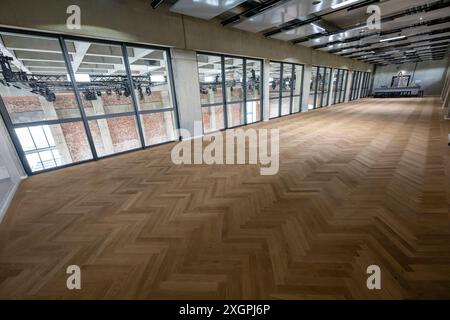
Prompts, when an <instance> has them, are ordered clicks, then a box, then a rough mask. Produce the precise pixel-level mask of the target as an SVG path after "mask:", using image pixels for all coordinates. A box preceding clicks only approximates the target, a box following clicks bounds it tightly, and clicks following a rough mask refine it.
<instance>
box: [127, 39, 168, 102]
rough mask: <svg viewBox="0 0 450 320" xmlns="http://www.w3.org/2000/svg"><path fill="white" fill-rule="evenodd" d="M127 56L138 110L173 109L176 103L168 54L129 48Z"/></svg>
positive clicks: (154, 50) (147, 49)
mask: <svg viewBox="0 0 450 320" xmlns="http://www.w3.org/2000/svg"><path fill="white" fill-rule="evenodd" d="M127 54H128V61H129V63H130V69H131V74H132V77H133V83H134V87H135V94H136V97H137V99H136V100H137V104H138V110H157V109H172V108H173V107H174V102H173V99H172V94H171V91H172V88H171V81H170V74H169V71H168V63H167V52H166V51H164V50H156V49H151V48H144V47H142V48H140V47H127Z"/></svg>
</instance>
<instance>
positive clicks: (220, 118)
mask: <svg viewBox="0 0 450 320" xmlns="http://www.w3.org/2000/svg"><path fill="white" fill-rule="evenodd" d="M213 112H214V113H215V117H216V120H215V129H222V128H223V127H224V115H223V107H222V106H216V107H210V108H208V107H204V108H202V118H203V129H204V131H205V132H206V131H209V130H211V129H212V126H211V125H210V121H211V120H210V119H211V114H212V113H213Z"/></svg>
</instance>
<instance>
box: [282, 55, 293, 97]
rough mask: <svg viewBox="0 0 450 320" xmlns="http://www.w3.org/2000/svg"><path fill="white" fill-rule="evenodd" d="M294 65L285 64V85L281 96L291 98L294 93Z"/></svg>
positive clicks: (283, 84)
mask: <svg viewBox="0 0 450 320" xmlns="http://www.w3.org/2000/svg"><path fill="white" fill-rule="evenodd" d="M292 67H293V66H292V64H289V63H283V83H282V91H281V96H283V97H289V96H290V95H291V92H292Z"/></svg>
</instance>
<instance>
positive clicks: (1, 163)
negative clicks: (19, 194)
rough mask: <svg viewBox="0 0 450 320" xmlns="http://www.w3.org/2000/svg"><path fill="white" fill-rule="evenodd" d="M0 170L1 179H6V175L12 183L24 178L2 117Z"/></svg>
mask: <svg viewBox="0 0 450 320" xmlns="http://www.w3.org/2000/svg"><path fill="white" fill-rule="evenodd" d="M1 168H3V169H1ZM0 169H1V170H2V171H3V177H4V178H6V175H7V176H8V178H10V179H11V181H12V182H13V183H18V182H19V181H20V180H21V179H22V178H24V177H26V173H25V170H24V169H23V166H22V163H21V162H20V159H19V156H18V155H17V152H16V149H15V148H14V144H13V142H12V141H11V138H10V136H9V133H8V130H7V129H6V126H5V124H4V122H3V119H2V117H0ZM6 172H7V174H6Z"/></svg>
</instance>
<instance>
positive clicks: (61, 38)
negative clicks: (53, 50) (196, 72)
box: [0, 27, 180, 176]
mask: <svg viewBox="0 0 450 320" xmlns="http://www.w3.org/2000/svg"><path fill="white" fill-rule="evenodd" d="M0 32H4V33H11V34H17V35H23V36H30V37H45V38H50V39H54V40H57V41H58V42H59V47H60V49H61V53H62V55H63V60H64V63H65V67H66V70H67V72H68V74H69V76H70V78H71V79H75V75H74V71H73V68H72V64H71V63H70V56H69V52H68V50H67V46H66V43H65V41H66V40H71V41H84V42H92V43H97V44H105V45H115V46H120V47H121V49H122V57H123V59H124V60H123V62H124V65H125V71H126V77H127V80H128V84H129V85H130V89H131V90H130V91H131V98H132V99H131V100H132V102H131V103H132V107H133V111H129V112H124V113H114V114H104V115H94V116H87V115H86V113H85V110H84V106H83V103H82V99H81V93H80V91H79V89H78V87H77V82H76V81H74V80H72V81H71V83H72V86H73V93H74V96H75V101H76V104H77V107H78V109H79V111H80V117H77V118H61V119H52V120H41V121H32V122H24V123H13V122H12V120H11V117H10V116H9V112H8V111H7V109H6V105H5V103H4V102H3V98H2V97H1V96H0V114H1V117H2V118H3V121H4V123H5V126H6V128H7V130H8V133H9V135H10V137H11V140H12V142H13V145H14V148H15V149H16V152H17V154H18V157H19V159H20V161H21V163H22V166H23V168H24V170H25V172H26V174H27V175H28V176H33V175H37V174H41V173H45V172H50V171H55V170H59V169H63V168H67V167H72V166H75V165H78V164H82V163H87V162H91V161H97V160H100V159H105V158H109V157H113V156H117V155H121V154H125V153H129V152H133V151H137V150H142V149H147V148H152V147H155V146H159V145H163V144H167V143H171V142H174V141H177V140H179V139H180V135H179V129H180V120H179V114H178V104H177V99H176V92H175V83H174V77H173V69H172V59H171V53H170V48H168V47H163V46H154V45H147V44H140V43H131V42H125V41H117V40H105V39H97V38H93V37H88V36H74V35H64V34H58V33H50V32H45V31H34V30H24V29H15V28H9V27H0ZM129 47H134V48H146V49H153V50H160V51H164V52H166V59H167V72H168V76H169V78H170V79H169V80H168V81H169V83H170V94H171V95H172V101H173V106H172V108H165V109H152V110H138V104H137V102H136V93H135V90H133V89H134V88H135V87H134V82H133V80H132V74H131V70H130V65H129V63H128V62H129V60H128V59H129V58H128V52H127V48H129ZM158 112H173V118H174V119H173V120H174V131H175V132H174V133H175V139H173V140H168V141H164V142H161V143H156V144H151V145H146V143H145V141H144V136H143V134H144V132H143V130H142V126H141V122H140V121H141V120H140V115H144V114H150V113H158ZM123 116H133V117H135V119H136V126H137V130H138V136H139V141H140V144H141V146H140V147H138V148H134V149H130V150H126V151H122V152H117V153H113V154H108V155H105V156H101V157H100V156H98V155H97V149H96V147H95V144H94V141H93V138H92V134H91V130H90V128H89V122H88V121H90V120H97V119H108V118H115V117H123ZM80 121H81V122H82V123H83V126H84V129H85V130H84V133H85V134H86V138H87V140H88V143H89V148H90V151H91V154H92V159H88V160H82V161H78V162H73V163H68V164H64V165H61V166H56V167H53V168H47V169H43V170H39V171H32V170H31V168H30V166H29V164H28V161H27V159H26V153H25V151H24V150H23V148H22V146H21V143H20V141H19V138H18V136H17V134H16V132H15V129H16V128H23V127H33V126H43V125H58V124H64V123H71V122H80Z"/></svg>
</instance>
